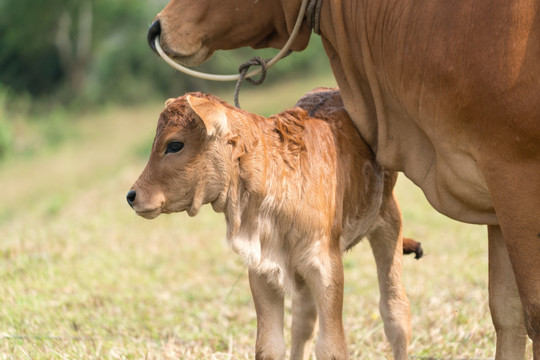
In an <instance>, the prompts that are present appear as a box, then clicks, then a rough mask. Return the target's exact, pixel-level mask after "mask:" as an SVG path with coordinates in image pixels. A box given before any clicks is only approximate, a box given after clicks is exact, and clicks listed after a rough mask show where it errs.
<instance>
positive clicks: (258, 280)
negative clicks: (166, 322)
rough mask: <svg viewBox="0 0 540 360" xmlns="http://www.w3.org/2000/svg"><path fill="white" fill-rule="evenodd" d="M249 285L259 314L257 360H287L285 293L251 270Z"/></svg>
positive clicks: (266, 278) (263, 276)
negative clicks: (284, 311) (284, 323)
mask: <svg viewBox="0 0 540 360" xmlns="http://www.w3.org/2000/svg"><path fill="white" fill-rule="evenodd" d="M249 285H250V287H251V294H252V296H253V302H254V304H255V311H256V312H257V342H256V344H255V351H256V353H255V359H257V360H282V359H285V339H284V337H283V292H282V291H281V290H278V289H276V288H275V287H274V286H273V285H272V284H271V283H270V282H269V281H268V277H267V276H266V275H264V274H258V273H257V272H256V271H253V270H251V269H250V270H249Z"/></svg>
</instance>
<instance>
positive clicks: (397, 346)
mask: <svg viewBox="0 0 540 360" xmlns="http://www.w3.org/2000/svg"><path fill="white" fill-rule="evenodd" d="M378 221H379V222H378V224H377V226H376V228H375V229H374V230H373V231H371V232H370V233H369V235H368V239H369V243H370V245H371V249H372V251H373V255H374V257H375V263H376V265H377V277H378V280H379V290H380V294H381V297H380V300H379V308H380V312H381V317H382V319H383V322H384V332H385V334H386V337H387V338H388V341H389V342H390V345H391V347H392V352H393V354H394V359H396V360H402V359H407V348H408V346H409V341H410V338H411V315H410V309H409V300H408V299H407V295H406V294H405V289H404V288H403V283H402V280H401V263H402V262H401V260H402V256H403V250H402V247H403V238H402V236H401V213H400V211H399V208H398V205H397V202H396V200H395V199H394V198H393V197H390V198H389V199H388V202H387V203H386V204H383V208H382V211H381V216H380V217H379V219H378Z"/></svg>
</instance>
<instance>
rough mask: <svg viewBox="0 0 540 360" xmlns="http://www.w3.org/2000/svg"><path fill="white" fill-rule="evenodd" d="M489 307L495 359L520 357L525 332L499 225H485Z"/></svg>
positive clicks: (515, 286) (512, 274)
mask: <svg viewBox="0 0 540 360" xmlns="http://www.w3.org/2000/svg"><path fill="white" fill-rule="evenodd" d="M488 234H489V308H490V310H491V318H492V319H493V325H494V326H495V331H496V332H497V353H496V356H495V358H496V359H497V360H503V359H504V360H507V359H508V360H511V359H516V360H523V359H524V358H525V344H526V341H527V332H526V331H525V323H524V321H523V306H522V305H521V299H520V298H519V294H518V290H517V285H516V280H515V278H514V272H513V271H512V264H510V259H509V258H508V251H507V250H506V244H505V243H504V239H503V237H502V234H501V229H500V227H498V226H488Z"/></svg>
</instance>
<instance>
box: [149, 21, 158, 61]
mask: <svg viewBox="0 0 540 360" xmlns="http://www.w3.org/2000/svg"><path fill="white" fill-rule="evenodd" d="M159 34H161V25H160V23H159V20H156V21H154V22H153V23H152V25H150V28H149V29H148V35H147V36H146V40H147V41H148V45H150V47H151V48H152V50H154V52H155V53H157V50H156V45H155V44H154V42H155V39H156V37H157V36H159Z"/></svg>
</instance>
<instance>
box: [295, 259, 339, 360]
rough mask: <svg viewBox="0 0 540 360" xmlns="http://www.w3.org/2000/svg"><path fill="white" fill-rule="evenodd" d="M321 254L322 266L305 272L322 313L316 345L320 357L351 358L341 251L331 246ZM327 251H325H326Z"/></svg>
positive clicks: (329, 359)
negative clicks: (346, 334)
mask: <svg viewBox="0 0 540 360" xmlns="http://www.w3.org/2000/svg"><path fill="white" fill-rule="evenodd" d="M326 251H328V253H322V254H320V258H319V266H318V267H317V268H316V269H312V270H311V271H309V272H308V273H307V274H303V275H304V279H305V281H306V283H307V285H308V287H309V288H310V290H311V292H312V294H313V298H314V300H315V304H316V305H317V311H318V314H319V335H318V337H317V343H316V345H315V354H316V356H317V360H346V359H348V358H349V353H348V350H347V342H346V340H345V331H344V329H343V321H342V313H343V281H344V275H343V263H342V259H341V252H340V251H339V249H335V251H334V252H333V253H331V251H332V249H327V250H326ZM323 252H325V250H323Z"/></svg>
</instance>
